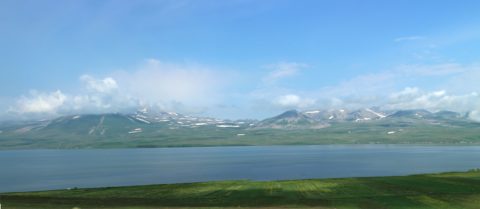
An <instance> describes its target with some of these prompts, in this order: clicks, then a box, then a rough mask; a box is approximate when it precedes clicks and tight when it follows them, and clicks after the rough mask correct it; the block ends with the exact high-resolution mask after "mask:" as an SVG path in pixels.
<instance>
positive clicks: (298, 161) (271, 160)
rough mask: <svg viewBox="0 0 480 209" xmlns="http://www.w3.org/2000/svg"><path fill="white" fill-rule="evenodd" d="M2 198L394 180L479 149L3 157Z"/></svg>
mask: <svg viewBox="0 0 480 209" xmlns="http://www.w3.org/2000/svg"><path fill="white" fill-rule="evenodd" d="M0 166H1V168H0V192H13V191H35V190H50V189H66V188H72V187H105V186H126V185H140V184H163V183H182V182H199V181H216V180H236V179H251V180H280V179H308V178H332V177H334V178H337V177H360V176H392V175H407V174H417V173H431V172H444V171H466V170H469V169H473V168H480V147H478V146H409V145H314V146H255V147H201V148H152V149H92V150H14V151H0Z"/></svg>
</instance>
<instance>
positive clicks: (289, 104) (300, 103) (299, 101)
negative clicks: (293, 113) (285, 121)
mask: <svg viewBox="0 0 480 209" xmlns="http://www.w3.org/2000/svg"><path fill="white" fill-rule="evenodd" d="M274 104H276V105H278V106H281V107H284V108H299V109H303V108H307V107H311V106H312V105H314V104H315V100H313V99H310V98H302V97H300V96H298V95H295V94H286V95H282V96H280V97H278V98H277V99H276V100H275V101H274Z"/></svg>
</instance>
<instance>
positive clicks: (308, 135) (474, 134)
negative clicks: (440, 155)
mask: <svg viewBox="0 0 480 209" xmlns="http://www.w3.org/2000/svg"><path fill="white" fill-rule="evenodd" d="M112 120H113V121H114V122H115V123H113V122H111V123H109V125H108V126H107V125H104V126H102V127H100V128H98V130H101V131H97V132H99V133H97V132H93V133H92V134H91V135H89V134H88V131H89V129H88V128H83V129H81V130H83V132H81V133H77V132H75V131H65V130H64V129H63V128H57V127H52V128H51V129H48V130H42V131H31V132H27V133H25V134H21V135H19V134H15V133H8V132H4V133H2V134H0V150H4V149H37V148H48V149H78V148H135V147H142V148H147V147H195V146H243V145H306V144H461V145H479V144H480V134H479V133H480V123H475V122H468V121H451V122H448V123H446V122H445V123H440V124H436V123H432V122H429V121H419V120H413V119H412V120H410V119H396V118H392V119H388V120H387V119H385V120H379V121H371V122H362V123H355V122H346V123H338V124H332V125H331V126H330V127H326V128H322V129H296V130H279V129H260V130H257V129H248V128H245V127H240V128H218V127H211V126H208V127H197V128H182V129H175V130H171V129H169V128H168V127H167V126H164V125H162V124H156V125H150V124H133V125H132V124H128V123H126V121H120V120H115V118H113V117H111V118H107V119H105V121H106V122H107V121H112ZM119 124H120V125H119ZM69 127H70V126H69ZM134 128H142V129H143V132H142V133H137V134H128V133H127V132H128V131H129V130H132V129H134ZM84 129H85V130H84ZM103 130H106V131H105V133H104V134H103V135H102V132H103ZM119 130H122V131H119ZM392 131H394V132H395V133H394V134H388V133H389V132H392ZM85 133H87V134H85ZM238 134H242V135H241V136H239V135H238ZM243 134H244V135H243Z"/></svg>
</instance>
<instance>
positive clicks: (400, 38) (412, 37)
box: [394, 36, 425, 42]
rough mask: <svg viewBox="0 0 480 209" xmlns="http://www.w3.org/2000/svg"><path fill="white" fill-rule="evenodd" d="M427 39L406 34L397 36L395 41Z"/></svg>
mask: <svg viewBox="0 0 480 209" xmlns="http://www.w3.org/2000/svg"><path fill="white" fill-rule="evenodd" d="M422 39H425V37H423V36H404V37H398V38H395V39H394V41H395V42H402V41H417V40H422Z"/></svg>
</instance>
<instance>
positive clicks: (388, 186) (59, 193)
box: [1, 171, 480, 209]
mask: <svg viewBox="0 0 480 209" xmlns="http://www.w3.org/2000/svg"><path fill="white" fill-rule="evenodd" d="M1 201H2V207H3V208H6V209H24V208H43V209H47V208H54V209H56V208H69V209H71V208H75V207H77V208H112V209H113V208H115V209H117V208H125V209H126V208H132V209H133V208H163V207H180V208H198V207H215V208H223V207H232V208H233V207H246V208H249V207H253V208H260V207H268V208H277V207H284V208H287V207H295V208H304V207H314V208H339V209H340V208H345V209H347V208H348V209H354V208H365V209H377V208H378V209H383V208H385V209H387V208H394V209H396V208H398V209H407V208H422V209H430V208H431V209H441V208H448V209H457V208H458V209H470V208H471V209H478V208H480V172H478V171H470V172H463V173H443V174H431V175H413V176H401V177H372V178H343V179H315V180H295V181H270V182H255V181H222V182H205V183H189V184H168V185H151V186H133V187H114V188H99V189H74V190H56V191H46V192H28V193H9V194H2V195H1Z"/></svg>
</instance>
